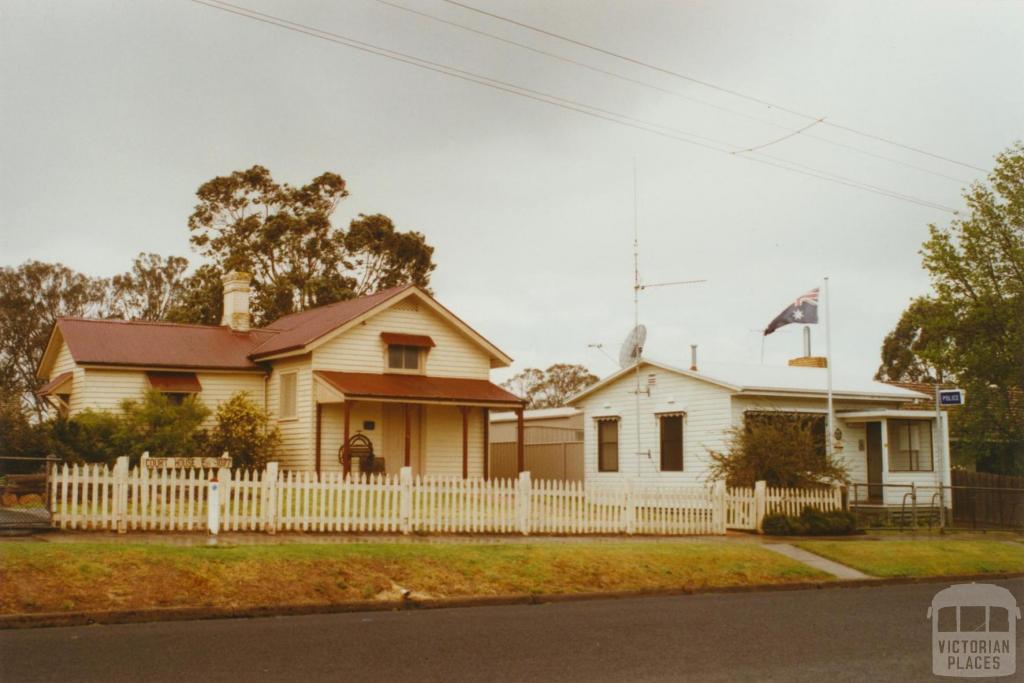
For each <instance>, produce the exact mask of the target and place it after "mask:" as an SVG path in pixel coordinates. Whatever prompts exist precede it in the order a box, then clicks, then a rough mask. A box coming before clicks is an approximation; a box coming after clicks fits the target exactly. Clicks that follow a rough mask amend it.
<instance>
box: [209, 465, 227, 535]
mask: <svg viewBox="0 0 1024 683" xmlns="http://www.w3.org/2000/svg"><path fill="white" fill-rule="evenodd" d="M217 483H218V484H219V486H217V489H218V492H219V494H220V495H219V496H218V501H217V503H218V504H217V522H218V526H220V525H221V520H222V519H223V520H224V521H223V526H224V528H225V530H230V529H229V527H228V524H229V523H230V519H229V517H230V514H229V513H230V512H231V510H230V507H229V506H230V504H231V470H230V469H229V468H227V467H220V468H218V469H217ZM211 491H212V490H211ZM207 505H210V504H209V503H207ZM213 533H217V532H216V531H215V532H213Z"/></svg>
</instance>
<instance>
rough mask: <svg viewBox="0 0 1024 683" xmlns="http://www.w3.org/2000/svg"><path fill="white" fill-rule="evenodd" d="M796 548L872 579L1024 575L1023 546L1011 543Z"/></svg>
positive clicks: (834, 543)
mask: <svg viewBox="0 0 1024 683" xmlns="http://www.w3.org/2000/svg"><path fill="white" fill-rule="evenodd" d="M796 545H798V546H800V547H801V548H803V549H804V550H808V551H810V552H812V553H815V554H817V555H821V556H822V557H827V558H828V559H830V560H835V561H836V562H839V563H842V564H845V565H847V566H850V567H853V568H855V569H859V570H861V571H862V572H864V573H866V574H871V575H872V576H947V575H948V576H952V575H956V574H989V573H996V572H1024V544H1021V543H1014V542H1009V541H999V540H932V539H921V540H913V541H909V540H908V541H801V542H798V543H796Z"/></svg>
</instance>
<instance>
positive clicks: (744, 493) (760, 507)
mask: <svg viewBox="0 0 1024 683" xmlns="http://www.w3.org/2000/svg"><path fill="white" fill-rule="evenodd" d="M725 500H726V519H725V524H726V528H729V529H741V530H747V531H761V526H762V523H763V522H764V518H765V515H773V514H782V515H792V516H796V515H799V514H800V513H801V512H803V510H804V508H806V507H812V508H814V509H816V510H821V511H822V512H830V511H833V510H842V509H843V493H842V489H841V488H840V487H839V485H838V484H836V485H833V486H829V487H821V488H814V489H796V488H782V487H777V486H768V485H767V483H766V482H763V481H759V482H756V483H755V484H754V486H752V487H751V486H747V487H736V488H732V487H730V488H728V489H726V492H725Z"/></svg>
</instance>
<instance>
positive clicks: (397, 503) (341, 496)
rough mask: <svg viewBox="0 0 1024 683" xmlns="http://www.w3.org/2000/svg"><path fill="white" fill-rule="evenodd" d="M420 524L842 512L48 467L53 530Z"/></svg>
mask: <svg viewBox="0 0 1024 683" xmlns="http://www.w3.org/2000/svg"><path fill="white" fill-rule="evenodd" d="M214 482H216V484H217V487H216V488H217V489H218V491H217V493H216V494H215V495H216V500H217V507H216V510H217V512H218V515H217V516H218V517H219V520H218V521H217V522H216V526H217V529H216V530H217V531H261V532H267V533H275V532H277V531H301V532H393V533H395V532H400V533H411V532H427V533H488V534H509V533H519V534H621V533H625V534H650V535H694V534H722V533H725V531H726V529H727V528H729V529H746V530H759V528H760V524H761V520H762V519H763V518H764V515H765V513H766V512H775V511H778V512H786V513H787V514H798V513H799V512H800V510H802V509H803V507H804V506H806V505H813V506H815V507H817V508H819V509H823V510H829V509H838V508H839V507H840V506H841V499H840V497H839V496H838V489H834V490H824V491H815V490H799V489H775V488H768V487H765V486H764V482H758V483H757V485H756V486H754V487H753V488H726V487H725V485H724V484H723V483H721V482H719V483H715V484H711V485H709V486H694V485H691V486H677V485H665V486H655V485H648V484H636V483H634V482H631V481H629V480H625V481H623V482H620V483H616V484H612V483H599V484H589V485H588V484H585V483H584V482H570V481H556V480H539V481H533V480H531V477H530V473H529V472H523V473H521V474H520V475H519V477H518V478H517V479H491V480H483V479H461V478H447V477H422V476H416V477H414V476H413V475H412V470H411V469H410V468H403V469H402V471H401V473H400V474H399V475H356V476H348V477H345V476H343V475H342V474H341V473H340V472H337V473H325V474H322V475H320V476H317V475H316V474H315V473H313V472H294V471H288V472H279V470H278V464H277V463H275V462H272V463H269V464H268V465H267V467H266V468H265V469H264V470H262V471H260V470H255V469H235V470H230V469H226V468H220V469H213V468H186V469H154V470H151V469H149V468H147V467H136V468H134V469H129V467H128V459H127V458H119V459H118V462H117V464H116V465H115V466H114V467H113V468H109V467H107V466H105V465H100V464H93V465H67V464H65V465H62V466H54V467H53V470H52V472H51V477H50V492H49V493H50V503H51V509H52V513H53V514H52V520H53V525H54V526H55V527H59V528H61V529H89V530H108V531H119V532H127V531H134V530H142V531H211V529H210V526H209V522H208V520H209V519H210V509H209V508H210V500H211V491H212V490H213V488H214V487H213V484H214Z"/></svg>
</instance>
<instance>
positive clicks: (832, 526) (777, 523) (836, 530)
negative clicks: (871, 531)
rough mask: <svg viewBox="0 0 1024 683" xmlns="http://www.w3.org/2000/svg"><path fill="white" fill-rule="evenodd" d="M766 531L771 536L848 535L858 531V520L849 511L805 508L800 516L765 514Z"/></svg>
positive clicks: (764, 524) (764, 526)
mask: <svg viewBox="0 0 1024 683" xmlns="http://www.w3.org/2000/svg"><path fill="white" fill-rule="evenodd" d="M762 526H763V528H764V532H765V533H766V534H769V535H771V536H847V535H849V534H852V533H855V532H856V531H857V520H856V518H855V517H854V516H853V515H852V514H851V513H849V512H845V511H843V510H834V511H832V512H822V511H820V510H816V509H814V508H812V507H806V508H804V510H803V512H801V513H800V516H799V517H791V516H788V515H765V518H764V522H763V524H762Z"/></svg>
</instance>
